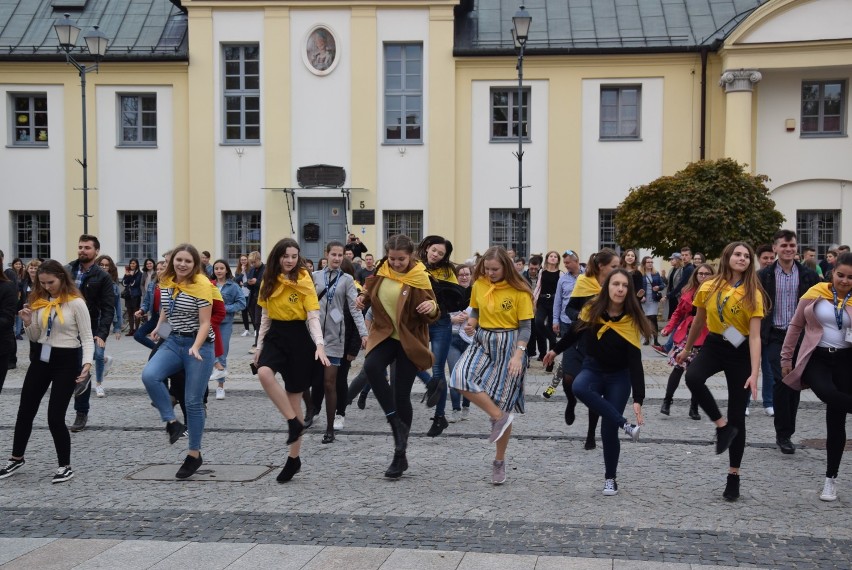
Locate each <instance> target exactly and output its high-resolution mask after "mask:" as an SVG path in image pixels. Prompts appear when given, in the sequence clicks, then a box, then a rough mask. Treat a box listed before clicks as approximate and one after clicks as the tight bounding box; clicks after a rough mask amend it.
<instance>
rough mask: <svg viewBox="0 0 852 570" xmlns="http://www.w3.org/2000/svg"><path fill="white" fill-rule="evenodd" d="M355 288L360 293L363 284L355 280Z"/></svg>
mask: <svg viewBox="0 0 852 570" xmlns="http://www.w3.org/2000/svg"><path fill="white" fill-rule="evenodd" d="M355 289H356V290H357V291H358V292H359V293H360V292H361V291H363V290H364V286H363V285H361V284H360V283H358V282H357V281H355Z"/></svg>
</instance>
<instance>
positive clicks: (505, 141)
mask: <svg viewBox="0 0 852 570" xmlns="http://www.w3.org/2000/svg"><path fill="white" fill-rule="evenodd" d="M521 140H522V141H523V143H524V144H531V143H532V139H530V138H527V137H524V138H523V139H521ZM488 142H489V143H494V144H518V137H515V138H511V137H501V138H499V139H495V138H492V139H490V140H489V141H488Z"/></svg>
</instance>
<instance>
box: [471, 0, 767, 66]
mask: <svg viewBox="0 0 852 570" xmlns="http://www.w3.org/2000/svg"><path fill="white" fill-rule="evenodd" d="M767 1H768V0H527V1H526V2H524V1H523V0H461V3H460V5H459V6H458V7H457V9H456V30H455V54H456V55H457V56H477V55H501V54H506V53H508V52H514V43H513V40H512V16H513V15H514V14H515V12H516V11H517V10H518V7H519V5H520V4H522V3H523V4H525V6H526V9H527V11H528V12H529V13H530V15H531V16H532V26H531V27H530V34H529V39H528V41H527V44H526V51H527V53H542V54H546V53H553V54H559V53H566V54H567V53H583V52H632V51H644V52H655V51H659V52H666V51H691V50H696V49H699V48H700V47H702V46H712V45H713V44H714V43H718V41H720V40H723V39H724V38H725V36H727V35H728V34H729V33H730V32H731V31H732V30H733V29H734V28H735V27H736V26H737V24H739V23H740V22H742V21H743V19H745V18H746V17H747V16H748V15H749V14H750V13H751V12H752V11H753V10H754V9H755V8H757V7H759V6H760V5H761V4H764V3H766V2H767Z"/></svg>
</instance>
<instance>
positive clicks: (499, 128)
mask: <svg viewBox="0 0 852 570" xmlns="http://www.w3.org/2000/svg"><path fill="white" fill-rule="evenodd" d="M529 101H530V90H529V89H523V90H522V91H521V136H523V137H524V140H526V141H529V140H530V127H529V120H530V108H529ZM491 140H492V141H504V140H506V141H517V140H518V90H517V89H509V88H503V87H500V88H497V87H495V88H494V89H492V90H491Z"/></svg>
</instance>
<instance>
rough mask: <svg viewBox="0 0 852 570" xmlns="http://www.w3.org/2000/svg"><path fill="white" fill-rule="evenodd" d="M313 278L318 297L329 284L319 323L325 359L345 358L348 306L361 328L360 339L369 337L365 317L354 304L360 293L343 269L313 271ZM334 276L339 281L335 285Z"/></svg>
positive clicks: (323, 300) (322, 301) (324, 296)
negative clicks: (344, 346)
mask: <svg viewBox="0 0 852 570" xmlns="http://www.w3.org/2000/svg"><path fill="white" fill-rule="evenodd" d="M312 277H313V278H314V287H316V290H317V295H319V294H320V293H322V292H323V291H325V290H326V283H328V284H329V285H330V287H329V289H328V291H325V295H323V298H322V299H320V302H319V304H320V318H319V321H320V326H321V327H322V336H323V340H325V354H326V356H333V357H335V358H343V353H344V348H343V343H344V341H345V340H346V325H345V321H344V315H345V312H346V309H345V307H346V306H347V305H348V306H349V314H351V315H352V320H354V321H355V326H356V327H358V336H361V337H365V336H367V327H366V326H364V316H363V315H362V314H361V311H360V310H359V309H358V307H357V306H356V305H355V297H357V296H358V290H357V289H356V288H355V280H353V279H352V277H351V276H350V275H349V274H348V273H343V272H342V271H341V270H340V269H333V270H330V269H328V268H326V269H322V270H320V271H314V273H313V275H312ZM335 277H337V278H338V280H337V282H336V283H332V282H333V281H334V279H335ZM332 293H333V296H332Z"/></svg>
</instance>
